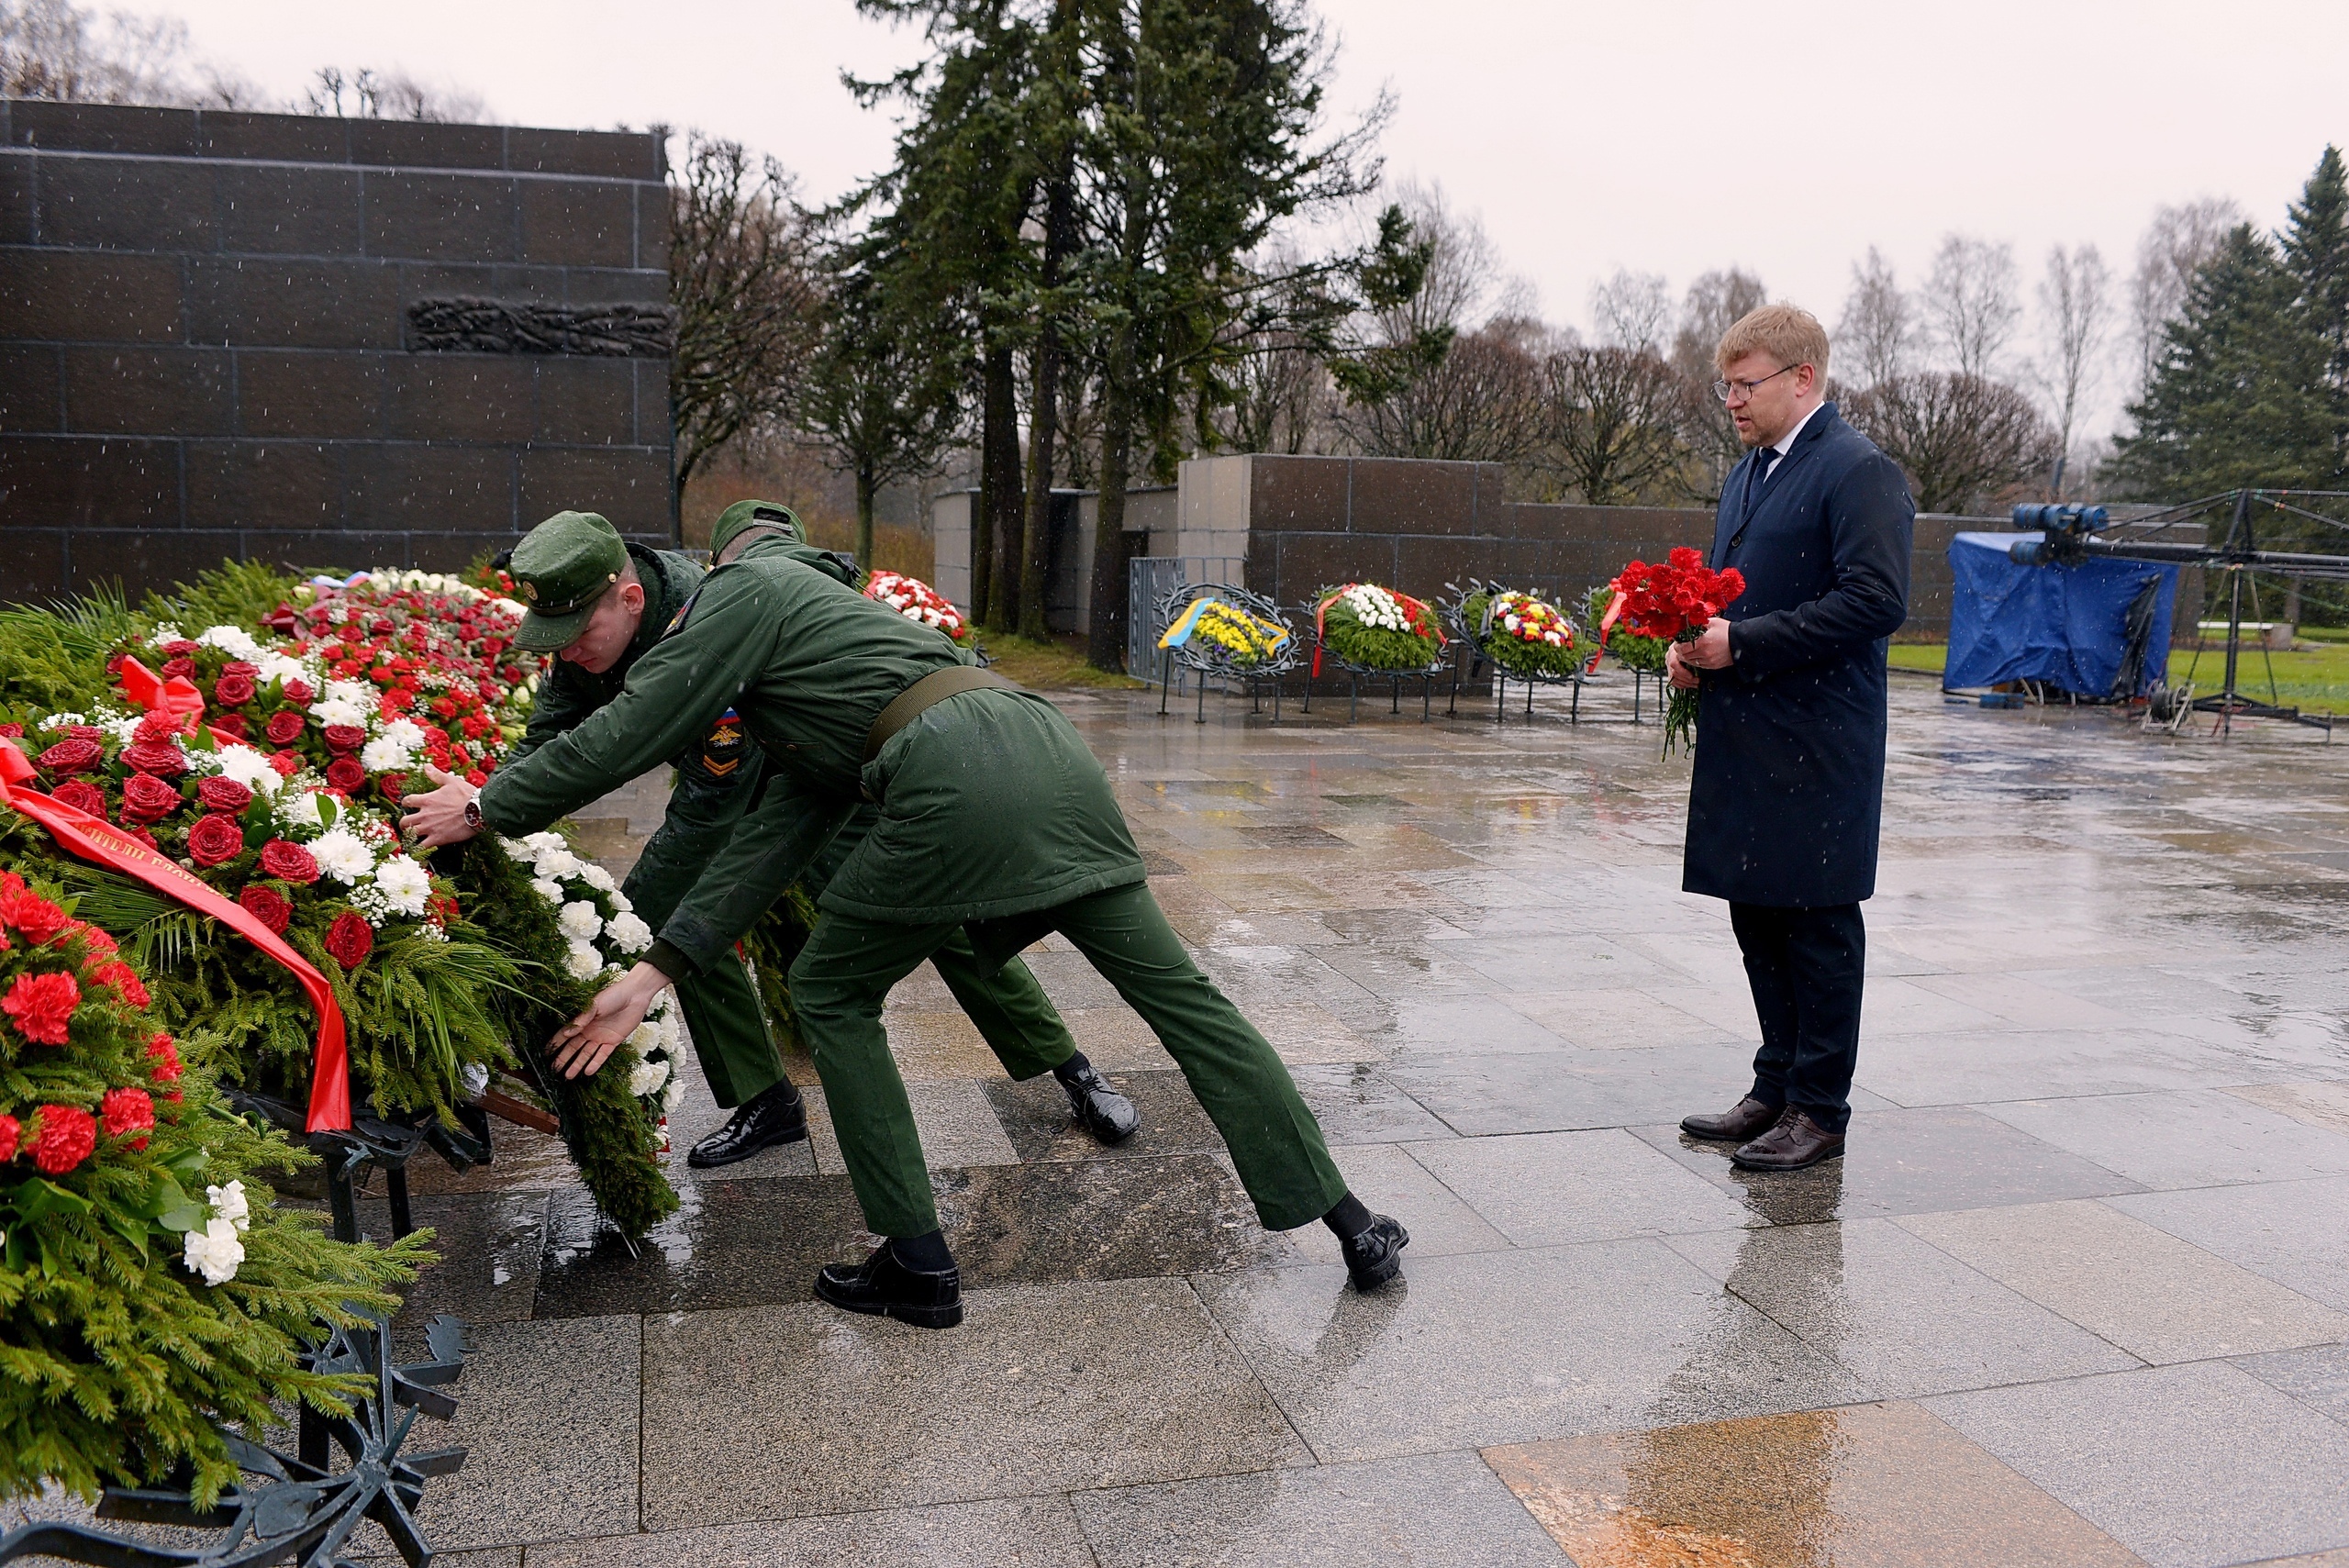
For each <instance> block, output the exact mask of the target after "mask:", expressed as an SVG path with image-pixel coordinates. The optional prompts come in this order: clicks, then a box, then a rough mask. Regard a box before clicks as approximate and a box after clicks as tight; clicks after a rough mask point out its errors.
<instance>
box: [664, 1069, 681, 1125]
mask: <svg viewBox="0 0 2349 1568" xmlns="http://www.w3.org/2000/svg"><path fill="white" fill-rule="evenodd" d="M684 1098H685V1080H684V1079H683V1078H680V1077H678V1076H677V1075H676V1074H675V1073H671V1074H669V1087H668V1090H667V1092H666V1093H664V1094H663V1095H662V1096H661V1114H662V1116H674V1115H676V1114H677V1103H678V1102H679V1101H680V1100H683V1099H684Z"/></svg>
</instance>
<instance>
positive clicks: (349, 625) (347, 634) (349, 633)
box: [335, 620, 363, 642]
mask: <svg viewBox="0 0 2349 1568" xmlns="http://www.w3.org/2000/svg"><path fill="white" fill-rule="evenodd" d="M335 635H336V636H338V637H340V638H341V639H343V640H344V641H345V642H356V641H358V640H359V639H360V638H361V637H362V635H363V634H362V632H361V631H360V629H359V623H358V622H357V621H355V620H347V621H345V622H343V623H342V629H341V630H340V631H338V632H337V633H336V634H335Z"/></svg>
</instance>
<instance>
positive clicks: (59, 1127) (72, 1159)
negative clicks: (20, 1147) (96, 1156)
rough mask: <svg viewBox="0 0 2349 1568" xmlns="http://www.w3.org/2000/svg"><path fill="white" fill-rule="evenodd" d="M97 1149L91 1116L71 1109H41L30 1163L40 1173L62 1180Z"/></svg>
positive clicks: (85, 1112) (95, 1133) (54, 1107)
mask: <svg viewBox="0 0 2349 1568" xmlns="http://www.w3.org/2000/svg"><path fill="white" fill-rule="evenodd" d="M97 1146H98V1124H97V1123H96V1122H95V1121H94V1120H92V1119H91V1117H90V1113H89V1112H88V1111H85V1110H77V1109H75V1108H74V1107H73V1106H41V1108H40V1129H39V1131H38V1132H35V1133H34V1134H33V1141H32V1155H33V1163H34V1164H36V1165H38V1166H39V1167H40V1169H41V1171H42V1173H44V1174H47V1175H51V1176H61V1175H63V1174H64V1173H66V1172H68V1171H70V1170H72V1168H73V1167H74V1166H76V1165H78V1164H80V1163H81V1162H83V1161H84V1160H86V1159H88V1158H89V1157H90V1151H91V1150H93V1149H95V1148H96V1147H97Z"/></svg>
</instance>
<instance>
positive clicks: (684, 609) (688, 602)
mask: <svg viewBox="0 0 2349 1568" xmlns="http://www.w3.org/2000/svg"><path fill="white" fill-rule="evenodd" d="M700 597H701V590H700V589H699V588H696V589H695V590H694V591H693V592H692V593H690V594H687V595H685V603H684V604H682V605H679V606H677V613H676V614H675V615H673V616H671V617H669V624H668V625H667V626H664V627H662V628H661V635H662V636H663V637H674V636H675V635H676V634H677V633H678V632H680V631H683V630H684V629H685V617H687V616H689V615H691V614H693V613H694V601H695V600H696V599H698V598H700Z"/></svg>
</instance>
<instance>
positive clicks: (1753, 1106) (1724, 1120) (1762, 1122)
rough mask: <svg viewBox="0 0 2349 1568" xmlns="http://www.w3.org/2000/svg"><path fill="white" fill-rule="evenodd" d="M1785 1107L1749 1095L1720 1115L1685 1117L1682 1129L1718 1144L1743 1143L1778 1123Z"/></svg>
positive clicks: (1696, 1136) (1681, 1124) (1690, 1135)
mask: <svg viewBox="0 0 2349 1568" xmlns="http://www.w3.org/2000/svg"><path fill="white" fill-rule="evenodd" d="M1781 1108H1782V1107H1780V1106H1765V1105H1764V1104H1763V1103H1762V1102H1761V1101H1759V1100H1757V1099H1755V1098H1754V1097H1753V1095H1746V1096H1745V1098H1743V1099H1742V1100H1740V1101H1738V1102H1737V1104H1735V1105H1733V1106H1731V1107H1730V1108H1729V1109H1727V1110H1725V1111H1723V1112H1722V1113H1721V1114H1720V1115H1719V1116H1692V1117H1684V1118H1681V1121H1680V1130H1681V1131H1683V1132H1685V1133H1687V1135H1688V1136H1689V1137H1691V1138H1702V1139H1706V1140H1709V1141H1712V1142H1718V1143H1743V1142H1745V1141H1746V1140H1748V1139H1753V1138H1759V1137H1761V1136H1762V1135H1763V1134H1764V1133H1765V1132H1767V1131H1769V1130H1770V1129H1771V1127H1772V1126H1773V1125H1774V1124H1776V1121H1777V1119H1778V1113H1779V1111H1780V1109H1781Z"/></svg>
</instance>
